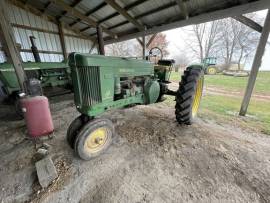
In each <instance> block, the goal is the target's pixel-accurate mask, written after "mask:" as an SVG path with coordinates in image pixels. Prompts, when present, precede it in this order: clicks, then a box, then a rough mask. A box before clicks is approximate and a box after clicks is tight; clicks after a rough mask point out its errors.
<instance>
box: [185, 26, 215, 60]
mask: <svg viewBox="0 0 270 203" xmlns="http://www.w3.org/2000/svg"><path fill="white" fill-rule="evenodd" d="M218 26H219V21H213V22H209V23H203V24H198V25H193V26H192V28H191V30H188V32H190V34H189V35H188V39H187V40H185V42H186V44H187V46H188V47H189V48H190V49H191V51H192V52H193V53H194V54H195V57H196V58H198V59H199V60H200V61H201V62H202V61H203V59H204V58H206V57H209V56H212V55H213V53H214V52H215V49H216V48H217V47H216V46H217V43H218V40H219V32H218V31H219V29H218Z"/></svg>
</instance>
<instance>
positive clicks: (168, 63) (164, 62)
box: [158, 59, 175, 66]
mask: <svg viewBox="0 0 270 203" xmlns="http://www.w3.org/2000/svg"><path fill="white" fill-rule="evenodd" d="M174 63H175V60H173V59H162V60H159V61H158V65H163V66H172V65H173V64H174Z"/></svg>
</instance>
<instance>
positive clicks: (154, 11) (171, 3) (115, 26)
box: [108, 2, 177, 30]
mask: <svg viewBox="0 0 270 203" xmlns="http://www.w3.org/2000/svg"><path fill="white" fill-rule="evenodd" d="M176 5H177V4H176V3H175V2H169V3H167V4H165V5H163V6H160V7H158V8H154V9H152V10H149V11H146V12H144V13H141V14H139V15H137V16H135V17H134V18H135V20H138V19H141V18H143V17H145V16H149V15H152V14H154V13H158V12H160V11H163V10H166V9H168V8H171V7H174V6H176ZM127 23H129V21H128V20H126V21H123V22H120V23H118V24H115V25H113V26H110V27H108V29H109V30H111V29H114V28H117V27H120V26H122V25H125V24H127Z"/></svg>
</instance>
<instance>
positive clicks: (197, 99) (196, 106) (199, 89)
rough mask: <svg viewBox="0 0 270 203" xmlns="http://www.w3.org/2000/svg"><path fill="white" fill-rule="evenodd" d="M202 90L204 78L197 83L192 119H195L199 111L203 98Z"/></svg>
mask: <svg viewBox="0 0 270 203" xmlns="http://www.w3.org/2000/svg"><path fill="white" fill-rule="evenodd" d="M202 90H203V78H200V79H199V80H198V82H197V87H196V90H195V95H194V99H193V103H192V117H193V118H194V117H195V116H196V115H197V113H198V110H199V106H200V102H201V97H202Z"/></svg>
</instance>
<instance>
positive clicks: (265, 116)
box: [165, 72, 270, 135]
mask: <svg viewBox="0 0 270 203" xmlns="http://www.w3.org/2000/svg"><path fill="white" fill-rule="evenodd" d="M171 80H172V81H179V80H180V74H179V73H172V75H171ZM247 80H248V78H247V77H245V78H243V77H230V76H224V75H214V76H208V75H206V76H205V86H211V87H214V88H221V89H223V90H227V91H228V93H230V91H239V92H243V91H244V90H245V87H246V83H247ZM269 84H270V72H260V73H259V74H258V77H257V82H256V86H255V89H254V92H255V93H256V94H261V95H270V85H269ZM241 102H242V96H239V97H237V96H234V97H232V96H227V95H224V96H222V95H213V94H206V95H204V97H203V99H202V102H201V108H200V113H199V116H200V117H201V118H203V119H215V120H216V121H218V122H225V123H227V124H234V125H237V126H239V127H243V128H245V129H252V130H255V131H260V132H263V133H265V134H269V135H270V101H267V100H258V99H257V98H256V97H252V99H251V102H250V105H249V108H248V115H247V116H246V117H240V116H238V112H239V109H240V105H241ZM165 104H167V105H170V106H174V105H175V102H174V99H173V97H168V100H166V101H165Z"/></svg>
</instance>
